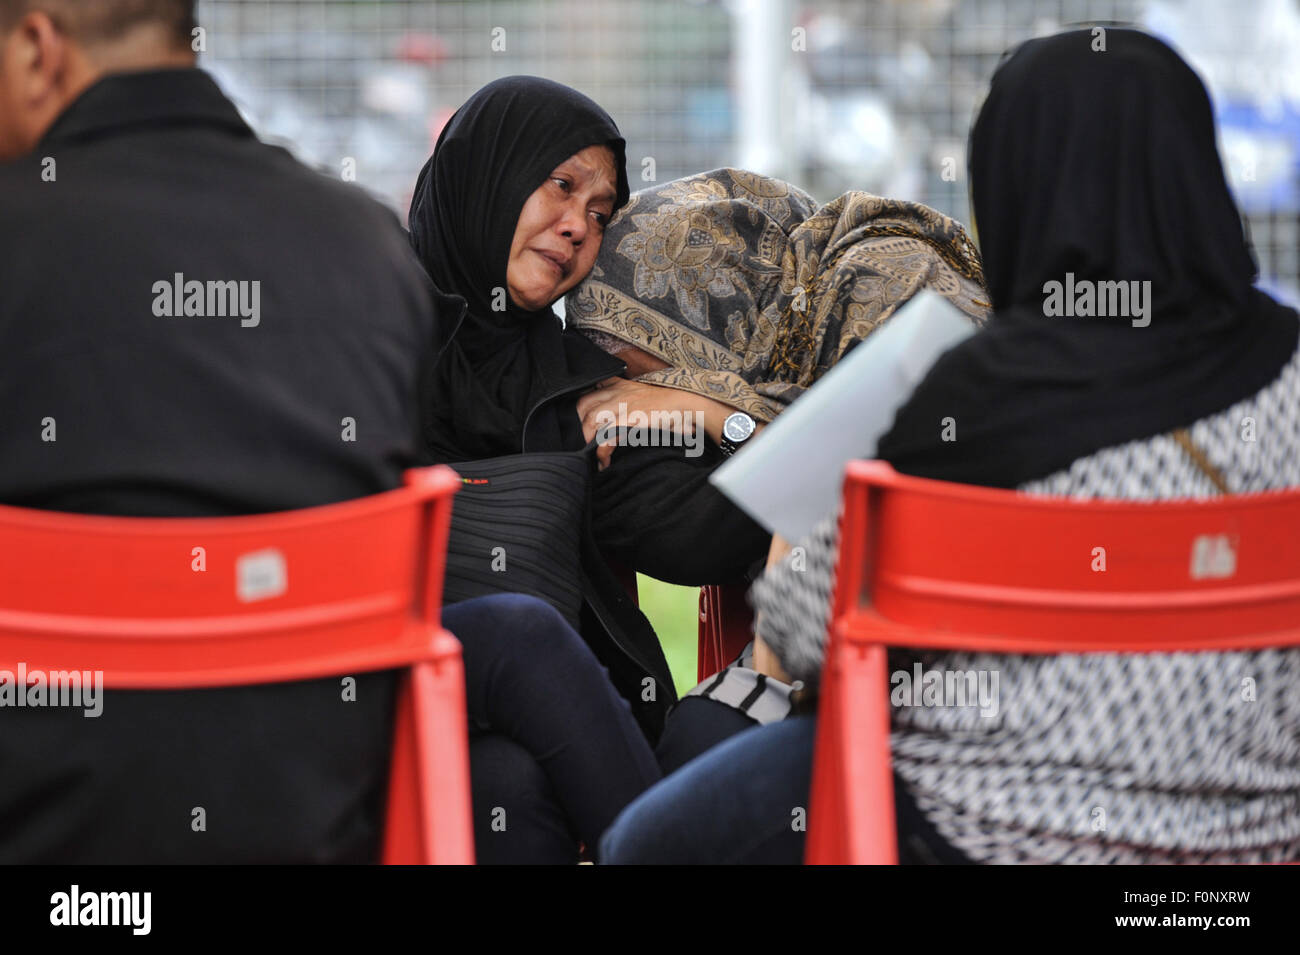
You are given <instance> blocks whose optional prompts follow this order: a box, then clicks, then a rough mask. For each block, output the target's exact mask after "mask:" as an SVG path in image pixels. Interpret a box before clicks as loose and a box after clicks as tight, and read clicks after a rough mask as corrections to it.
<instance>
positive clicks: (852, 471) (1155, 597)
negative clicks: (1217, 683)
mask: <svg viewBox="0 0 1300 955" xmlns="http://www.w3.org/2000/svg"><path fill="white" fill-rule="evenodd" d="M840 531H841V532H840V555H839V561H838V569H837V573H836V590H835V598H834V605H833V608H832V615H831V626H830V634H829V644H828V647H827V655H826V661H825V665H824V669H823V675H822V690H821V700H820V708H819V712H820V720H819V724H818V730H817V744H816V747H817V748H816V756H815V760H814V769H813V784H812V798H811V805H810V807H809V838H808V851H807V860H808V861H809V862H823V863H824V862H896V861H897V858H898V857H897V845H896V840H895V829H894V811H893V778H892V771H891V769H890V753H889V729H890V708H889V701H888V689H889V684H888V679H889V674H888V665H887V659H886V648H887V647H916V648H930V649H940V650H945V649H946V650H963V651H971V652H975V651H984V652H991V653H1026V654H1032V653H1065V652H1071V653H1089V652H1154V651H1200V650H1246V649H1264V648H1269V647H1290V646H1300V490H1288V491H1277V492H1269V493H1265V494H1254V495H1244V496H1231V497H1219V498H1213V499H1209V500H1197V501H1165V502H1152V503H1141V502H1117V501H1075V500H1068V499H1065V498H1052V497H1042V496H1031V495H1026V494H1020V493H1017V492H1014V491H1006V490H996V489H989V488H978V487H970V486H966V485H959V484H950V483H946V482H940V481H931V480H925V479H922V478H913V477H907V476H904V475H900V474H898V473H896V472H895V471H894V470H893V469H892V468H891V467H889V465H887V464H885V463H883V462H879V461H860V462H853V463H851V464H850V465H849V466H848V471H847V475H846V479H845V483H844V513H843V517H842V520H841V528H840Z"/></svg>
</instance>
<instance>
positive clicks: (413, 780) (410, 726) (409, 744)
mask: <svg viewBox="0 0 1300 955" xmlns="http://www.w3.org/2000/svg"><path fill="white" fill-rule="evenodd" d="M416 765H417V758H416V744H415V710H414V706H413V705H412V698H411V671H410V670H408V671H406V672H404V673H403V674H402V675H401V677H400V678H399V680H398V684H397V706H396V714H395V720H394V725H393V756H392V763H391V765H390V767H389V770H388V805H387V811H386V813H385V821H384V848H383V863H384V865H417V864H419V863H422V862H424V861H425V859H424V858H423V856H424V854H425V853H424V852H423V845H422V842H423V836H422V832H421V825H420V819H421V816H422V815H423V812H422V809H421V798H420V789H419V782H418V774H417V769H416Z"/></svg>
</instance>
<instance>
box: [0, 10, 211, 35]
mask: <svg viewBox="0 0 1300 955" xmlns="http://www.w3.org/2000/svg"><path fill="white" fill-rule="evenodd" d="M195 3H196V0H0V29H3V30H8V29H9V28H10V27H12V26H13V25H14V24H15V23H16V22H17V21H18V18H19V17H21V16H22V15H23V14H24V13H27V12H28V11H31V10H44V11H45V12H46V13H49V14H50V16H51V17H53V18H54V19H55V20H56V21H57V22H58V24H59V26H60V27H61V28H62V29H63V30H65V31H67V33H68V34H69V35H70V36H72V37H75V38H76V39H77V40H80V41H81V42H83V43H88V44H89V43H96V42H105V41H108V42H111V41H113V40H116V39H119V38H120V37H122V36H123V35H124V34H125V33H127V32H128V31H130V30H131V29H133V28H135V27H137V26H140V25H142V24H145V23H156V24H158V25H160V26H163V27H165V28H166V30H167V32H168V34H169V35H170V36H171V37H173V38H174V39H175V41H176V42H177V44H178V45H179V44H182V43H183V44H184V45H186V46H188V45H189V43H190V37H191V35H192V33H193V30H194V27H195V19H194V6H195Z"/></svg>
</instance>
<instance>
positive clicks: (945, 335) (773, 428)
mask: <svg viewBox="0 0 1300 955" xmlns="http://www.w3.org/2000/svg"><path fill="white" fill-rule="evenodd" d="M975 330H976V329H975V325H974V324H973V323H972V322H971V320H970V318H968V317H967V316H966V315H965V314H963V313H962V312H961V311H960V310H959V309H958V308H957V307H956V306H954V305H953V304H952V303H951V302H949V301H948V300H947V299H946V298H944V297H943V296H942V295H939V294H938V293H936V292H932V291H929V290H924V291H922V292H920V293H918V294H917V295H916V296H914V297H913V298H912V299H911V301H909V302H908V303H907V304H905V305H903V306H902V307H901V308H899V309H898V311H897V312H895V313H894V314H893V315H892V316H890V318H889V319H888V320H887V321H886V322H885V324H884V325H883V326H881V327H880V328H879V329H878V330H876V331H874V332H872V333H871V335H870V336H869V337H868V338H866V339H865V340H864V341H863V342H862V344H860V345H858V346H857V347H856V348H854V349H853V351H851V352H849V354H848V355H847V356H846V357H845V358H844V359H843V360H842V361H841V362H840V363H839V364H837V365H836V366H835V367H834V368H832V369H831V370H830V371H829V372H827V373H826V374H825V375H823V376H822V378H821V380H819V381H818V382H817V383H816V384H815V385H814V386H813V387H812V388H809V389H808V390H807V391H806V392H804V394H803V395H802V396H801V397H800V398H799V400H798V401H796V402H794V403H793V404H791V405H790V407H789V408H787V409H786V410H785V411H784V412H782V413H781V415H779V416H778V417H777V419H776V420H775V421H774V422H772V423H771V424H770V425H768V426H767V427H766V428H764V429H763V430H762V432H760V433H759V434H758V435H756V436H755V437H753V438H751V439H750V440H749V442H748V443H747V444H746V445H745V446H744V447H743V448H742V449H741V450H739V451H737V452H736V454H735V455H734V456H733V457H732V458H731V460H729V461H727V462H726V463H725V464H723V465H722V466H721V467H719V468H718V469H717V470H716V471H714V472H713V475H712V476H711V477H710V479H709V480H710V481H712V482H713V484H714V486H716V487H717V488H718V489H719V490H721V491H722V492H723V493H724V494H726V495H727V497H729V498H731V499H732V500H733V501H735V502H736V503H737V504H738V505H739V506H740V507H741V508H743V509H744V510H745V511H746V512H747V513H748V514H749V515H750V516H751V517H753V518H754V520H756V521H758V523H760V524H762V525H763V526H764V527H765V528H767V529H768V530H770V531H772V532H773V533H777V534H780V535H781V536H782V537H784V538H785V539H786V540H788V541H790V542H795V541H797V540H799V539H800V538H801V537H803V536H804V535H805V534H807V533H808V532H809V531H810V530H812V528H813V525H815V524H816V523H817V522H818V521H819V520H821V519H822V518H823V517H825V516H826V515H827V514H828V513H830V512H832V511H833V510H835V509H836V507H837V506H838V503H839V499H840V492H841V489H842V487H843V483H844V467H845V465H846V464H848V462H850V461H854V460H858V459H861V458H872V457H875V453H876V444H877V442H878V441H879V440H880V438H881V437H882V436H883V435H884V434H885V433H886V432H887V431H888V430H889V429H890V428H891V427H892V426H893V423H894V414H895V413H896V412H897V411H898V409H899V408H900V407H901V406H902V405H903V404H904V403H905V402H906V401H907V399H908V398H909V397H910V396H911V394H912V392H913V390H914V389H915V388H916V386H917V384H918V383H919V382H920V381H921V379H922V378H924V377H925V373H926V372H927V371H929V370H930V366H931V365H933V364H934V362H935V360H936V359H937V358H938V357H939V356H940V355H941V354H943V353H944V352H945V351H947V350H948V349H949V348H952V347H953V346H954V345H956V344H957V343H959V342H960V341H962V340H963V339H965V338H967V337H968V336H970V335H972V334H974V332H975ZM934 426H935V428H936V430H937V429H938V428H939V427H940V424H939V422H937V421H936V422H935V423H934Z"/></svg>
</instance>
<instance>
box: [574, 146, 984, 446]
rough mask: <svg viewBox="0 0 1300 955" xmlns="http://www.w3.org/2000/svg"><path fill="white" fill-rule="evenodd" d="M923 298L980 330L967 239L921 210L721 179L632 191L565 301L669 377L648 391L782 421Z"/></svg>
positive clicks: (743, 176)
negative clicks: (656, 361) (672, 391)
mask: <svg viewBox="0 0 1300 955" xmlns="http://www.w3.org/2000/svg"><path fill="white" fill-rule="evenodd" d="M923 288H930V289H932V290H934V291H935V292H938V293H939V294H941V295H943V296H945V297H946V298H948V299H949V300H950V301H951V302H952V303H953V304H954V305H956V306H957V308H959V309H961V310H962V311H963V312H965V313H966V314H967V315H969V316H970V317H971V319H972V320H974V321H976V322H982V321H983V320H984V318H985V317H986V315H987V310H988V302H987V298H986V293H985V291H984V278H983V273H982V270H981V268H980V263H979V256H978V254H977V253H976V252H975V249H974V247H973V245H972V243H971V241H970V239H969V238H968V237H967V235H966V232H965V230H964V229H963V228H962V227H961V226H960V225H959V224H958V223H957V222H955V221H953V220H952V219H949V218H948V217H947V216H944V215H941V214H940V213H938V212H936V211H934V210H933V209H930V208H928V207H926V206H923V205H920V204H918V203H915V202H903V201H900V200H896V199H883V198H881V197H880V196H873V195H871V194H869V193H865V192H846V193H845V194H844V195H842V196H840V197H839V198H837V199H835V200H833V201H832V202H829V203H827V204H826V205H824V206H821V207H820V208H818V207H817V205H816V202H815V201H814V200H813V198H812V197H811V196H809V195H808V194H807V193H805V192H803V191H802V190H800V189H798V188H796V187H794V186H791V185H790V184H788V183H785V182H781V181H780V180H777V179H771V178H768V177H766V176H760V175H757V174H755V173H750V172H743V171H741V170H738V169H715V170H713V171H712V172H706V173H700V174H699V175H695V176H689V177H687V178H685V179H677V180H674V181H672V182H667V183H664V184H662V185H659V186H655V187H653V188H650V189H646V190H643V191H641V192H638V193H635V194H634V195H633V196H632V198H631V201H630V202H629V203H628V204H627V205H626V206H625V207H624V208H623V209H622V210H621V211H620V212H619V214H618V216H617V218H616V219H615V220H614V221H613V222H612V223H611V224H610V225H609V226H608V227H607V229H606V231H605V237H604V242H603V245H602V247H601V251H600V255H599V257H598V258H597V260H596V266H595V268H594V269H593V270H592V273H591V275H590V276H588V278H587V279H586V281H584V282H583V283H582V284H581V285H579V286H578V287H577V288H576V289H574V291H573V292H572V293H570V295H569V298H568V301H567V303H566V316H567V318H566V320H567V322H568V324H569V325H571V326H572V327H575V328H577V329H579V330H580V331H583V332H584V333H586V334H588V335H590V336H591V337H592V338H594V339H595V340H597V341H602V340H607V339H608V338H609V337H612V338H614V339H617V340H618V341H619V342H623V343H627V344H631V345H635V346H636V347H637V348H640V349H642V350H643V351H645V352H648V353H649V354H651V355H655V356H657V357H659V358H661V359H662V360H664V361H665V362H667V363H668V364H669V365H670V366H671V367H670V368H665V369H663V370H661V371H655V372H651V373H649V374H646V375H643V376H642V377H641V378H640V380H641V381H646V382H649V383H651V384H658V385H666V386H668V387H670V388H679V389H682V390H684V391H690V392H695V393H697V394H701V395H705V396H706V397H709V398H714V399H716V400H718V401H721V402H723V403H724V404H728V405H731V406H732V407H735V408H740V409H742V410H744V411H747V412H748V413H749V414H751V415H753V416H754V417H755V418H757V419H758V420H760V421H771V420H772V419H773V418H774V417H776V415H777V414H779V413H780V412H781V411H782V410H784V408H785V407H786V406H787V405H788V404H789V403H790V402H792V401H794V400H795V399H796V398H798V397H799V396H800V395H801V394H803V392H804V390H805V389H806V388H808V387H809V386H810V385H812V383H813V382H815V381H816V380H817V379H818V378H819V377H821V375H823V374H824V373H825V372H826V371H828V370H829V369H830V368H831V366H832V365H834V364H835V363H836V362H837V361H839V359H840V358H842V357H843V356H844V354H845V352H847V351H848V350H849V349H850V348H852V347H853V346H854V345H856V344H857V343H858V342H860V341H862V340H863V339H864V338H866V337H867V335H869V334H871V332H872V331H874V330H875V329H876V328H877V327H878V326H879V325H880V323H881V322H883V321H884V320H885V319H887V318H888V317H889V316H890V315H892V314H893V312H894V310H895V309H897V308H898V307H899V306H900V305H902V304H903V303H904V302H906V301H907V300H908V299H910V298H911V297H912V296H913V295H915V294H916V293H917V292H919V291H920V290H921V289H923Z"/></svg>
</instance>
